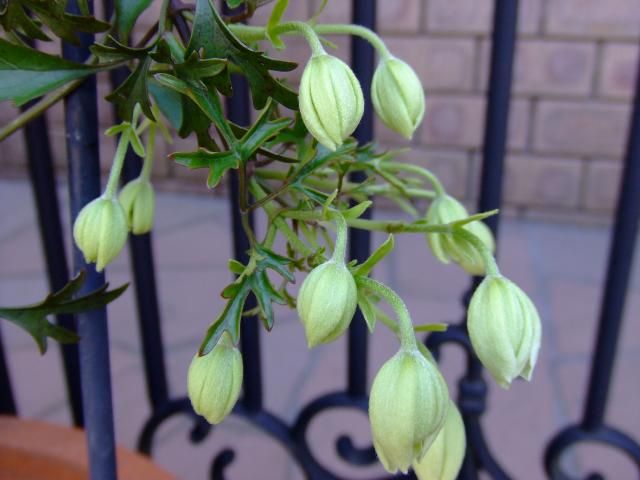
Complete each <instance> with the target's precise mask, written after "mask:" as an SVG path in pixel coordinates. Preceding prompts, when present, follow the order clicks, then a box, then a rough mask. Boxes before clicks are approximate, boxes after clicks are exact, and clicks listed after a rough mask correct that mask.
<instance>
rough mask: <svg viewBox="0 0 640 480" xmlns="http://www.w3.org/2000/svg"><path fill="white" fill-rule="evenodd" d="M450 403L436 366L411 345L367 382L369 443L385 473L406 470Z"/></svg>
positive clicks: (431, 437)
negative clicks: (370, 434)
mask: <svg viewBox="0 0 640 480" xmlns="http://www.w3.org/2000/svg"><path fill="white" fill-rule="evenodd" d="M448 407H449V391H448V389H447V384H446V382H445V381H444V378H443V377H442V375H441V373H440V371H439V370H438V367H437V366H436V365H435V364H434V363H433V362H432V361H431V360H428V359H426V358H425V357H424V355H423V354H422V353H421V352H419V351H418V350H417V349H416V348H414V349H405V348H402V349H400V351H399V352H398V353H396V354H395V355H394V356H393V357H391V359H389V360H388V361H387V362H386V363H385V364H384V365H383V366H382V368H381V369H380V371H379V372H378V373H377V375H376V377H375V379H374V381H373V385H372V386H371V396H370V398H369V420H370V421H371V432H372V435H373V445H374V447H375V450H376V453H377V454H378V458H379V459H380V461H381V462H382V465H383V466H384V468H385V469H386V470H387V471H388V472H390V473H396V472H397V471H398V470H400V471H401V472H404V473H407V471H408V469H409V467H411V465H412V464H413V463H414V462H416V461H418V462H419V461H420V460H421V459H422V458H423V457H424V455H425V454H426V453H427V451H428V449H429V447H430V446H431V444H432V443H433V442H434V441H435V440H436V438H437V436H438V434H439V433H440V431H441V429H442V426H443V424H444V421H445V418H446V414H447V409H448Z"/></svg>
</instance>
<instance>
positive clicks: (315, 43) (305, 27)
mask: <svg viewBox="0 0 640 480" xmlns="http://www.w3.org/2000/svg"><path fill="white" fill-rule="evenodd" d="M272 32H273V34H274V35H283V34H288V33H298V34H300V35H302V36H304V38H305V40H306V41H307V43H309V47H311V53H312V54H313V55H322V54H325V53H327V52H326V51H325V49H324V47H323V46H322V42H321V41H320V38H319V37H318V34H317V33H316V32H315V31H314V29H313V28H311V25H309V24H308V23H305V22H285V23H282V24H280V25H278V26H276V27H275V28H274V29H273V30H272Z"/></svg>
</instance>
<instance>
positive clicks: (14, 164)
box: [0, 0, 640, 222]
mask: <svg viewBox="0 0 640 480" xmlns="http://www.w3.org/2000/svg"><path fill="white" fill-rule="evenodd" d="M372 1H374V0H372ZM159 3H160V2H157V1H156V2H154V4H156V5H155V7H156V8H157V6H158V5H159ZM320 3H321V1H320V0H291V1H290V7H289V12H288V17H289V18H299V19H302V18H308V17H310V16H311V15H313V13H314V12H315V10H316V8H317V7H318V6H319V5H320ZM493 3H494V2H493V0H393V1H378V8H379V10H378V12H379V13H378V23H379V30H380V32H381V33H382V35H383V37H384V39H385V41H386V42H387V43H388V46H389V47H390V49H391V50H392V52H393V53H394V54H396V55H397V56H398V57H401V58H403V59H405V60H406V61H408V62H409V63H410V64H411V65H412V66H413V67H414V68H415V69H416V71H417V72H418V74H419V75H420V78H421V79H422V81H423V84H424V87H425V90H426V93H427V113H426V116H425V120H424V122H423V124H422V126H421V128H420V129H419V130H418V131H417V133H416V135H415V137H414V139H413V140H412V142H411V147H412V148H413V150H412V151H411V152H409V153H406V154H405V155H406V157H405V158H406V159H409V160H410V161H413V162H416V163H420V164H423V165H425V166H428V167H429V168H431V169H433V170H434V171H435V172H436V173H437V174H438V175H440V176H441V178H442V180H443V181H444V183H445V185H446V186H447V188H448V189H449V190H450V191H451V192H452V193H453V194H455V195H457V196H459V197H461V198H463V199H465V200H467V201H472V200H473V199H474V195H475V192H476V190H477V178H478V170H479V164H480V158H479V148H480V145H481V142H482V131H483V119H484V106H485V103H484V94H485V90H486V83H487V71H488V67H487V66H488V60H489V59H488V51H489V42H490V38H489V29H490V24H491V20H492V10H493ZM520 5H521V6H520V19H519V41H518V50H517V54H516V67H515V83H514V96H513V101H512V105H511V119H510V135H509V156H508V159H507V173H506V180H505V181H506V184H505V198H506V206H507V209H508V210H510V211H511V213H515V214H518V215H525V216H533V217H544V218H556V219H563V220H567V219H568V220H575V221H588V222H591V221H596V222H600V221H603V220H606V219H607V217H608V214H609V213H610V212H611V210H612V207H613V204H614V200H615V191H616V189H617V182H618V177H619V175H620V165H621V153H622V150H623V148H624V145H623V144H624V138H625V133H626V128H627V121H628V117H629V106H628V102H629V99H630V95H631V90H632V84H633V81H634V75H635V63H636V59H637V54H638V48H637V44H638V41H639V37H640V0H607V1H602V0H521V2H520ZM349 8H350V2H343V1H338V0H331V1H329V2H328V5H327V7H326V9H325V11H324V12H323V13H322V15H321V16H320V19H319V21H321V22H348V21H349V19H350V16H351V12H350V11H349ZM269 11H270V5H267V6H266V7H264V8H262V9H260V10H259V11H258V12H257V13H256V15H255V17H254V20H253V23H260V22H264V21H265V20H266V18H267V17H268V13H269ZM148 13H149V14H148V15H145V17H143V19H142V21H141V22H140V25H139V28H138V32H137V33H138V35H141V34H142V33H143V32H144V31H146V29H147V28H148V26H149V25H150V22H151V21H152V20H153V19H157V15H156V14H155V13H154V12H148ZM332 40H334V41H335V44H336V45H337V46H338V50H337V52H336V54H337V55H339V56H341V57H343V58H345V59H348V57H349V43H348V40H347V39H346V38H344V37H343V38H337V39H332ZM288 43H289V45H290V47H289V48H288V49H287V50H286V51H285V52H272V53H274V54H275V55H277V56H282V57H287V58H293V59H294V60H296V61H298V62H301V63H302V64H304V62H305V61H306V58H307V56H308V54H309V51H308V47H307V46H306V44H305V43H304V41H302V40H301V39H300V38H295V37H294V38H289V39H288ZM56 48H57V46H55V45H49V46H48V48H47V49H48V50H51V51H55V49H56ZM301 69H302V68H301V67H300V68H298V69H297V70H296V71H295V72H293V74H292V75H291V76H290V80H291V81H293V82H294V83H295V82H296V81H297V80H298V79H299V76H300V71H301ZM100 83H101V87H102V89H103V93H105V94H106V92H107V91H108V90H107V88H108V86H107V79H106V76H105V78H102V79H101V82H100ZM14 115H15V109H13V108H12V107H10V106H9V105H7V104H5V103H3V104H2V105H0V122H2V123H5V122H6V121H8V120H9V119H11V118H13V116H14ZM49 121H50V124H51V129H50V130H51V136H52V142H53V145H54V149H55V158H56V164H57V167H58V169H59V172H60V173H61V174H62V175H61V179H63V178H64V173H65V153H64V148H65V147H64V130H63V116H62V108H61V106H57V107H55V108H54V109H52V111H51V113H50V114H49ZM101 121H102V126H103V127H104V128H106V127H107V126H109V125H110V123H111V121H112V120H111V109H110V108H109V106H108V105H106V104H103V105H101ZM377 137H378V141H379V143H380V144H381V145H382V146H384V147H389V148H394V147H395V148H398V147H405V146H407V142H405V141H404V139H402V138H401V137H399V136H397V135H395V134H394V133H393V132H391V131H389V130H387V129H386V128H385V127H384V126H383V125H382V124H379V125H378V126H377ZM193 147H194V144H193V142H192V141H185V140H178V141H177V142H176V143H175V144H174V145H173V146H161V147H160V149H159V154H160V153H171V152H172V151H176V150H187V149H191V148H193ZM102 148H103V149H104V152H103V155H102V162H103V164H104V166H105V169H106V168H108V165H109V163H110V161H111V155H112V150H113V142H110V141H106V142H103V147H102ZM24 161H25V160H24V145H23V139H22V135H21V133H17V134H14V135H13V136H12V137H11V138H10V139H8V140H7V141H5V142H3V145H2V149H0V177H4V178H7V177H23V176H25V171H24ZM155 175H156V178H157V180H158V181H157V182H156V183H157V184H158V186H159V188H161V189H165V190H191V191H200V192H203V193H206V189H205V187H204V177H203V175H204V174H203V173H202V172H200V171H197V172H189V171H187V170H186V169H184V168H182V167H180V166H177V165H171V164H170V162H168V161H165V162H156V167H155Z"/></svg>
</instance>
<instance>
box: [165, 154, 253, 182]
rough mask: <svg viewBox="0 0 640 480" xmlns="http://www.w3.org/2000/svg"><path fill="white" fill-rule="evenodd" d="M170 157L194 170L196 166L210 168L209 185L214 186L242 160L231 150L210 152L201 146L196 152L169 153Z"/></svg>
mask: <svg viewBox="0 0 640 480" xmlns="http://www.w3.org/2000/svg"><path fill="white" fill-rule="evenodd" d="M169 158H171V159H172V160H174V161H175V162H176V163H179V164H180V165H184V166H185V167H187V168H189V169H191V170H193V169H196V168H209V176H208V177H207V186H208V187H209V188H214V187H215V186H217V185H218V183H220V180H221V179H222V177H223V176H224V174H225V173H226V172H227V170H229V169H231V168H238V166H239V164H240V162H239V161H238V158H237V157H236V156H235V155H233V154H232V153H231V152H210V151H208V150H206V149H204V148H200V149H199V150H197V151H195V152H176V153H172V154H171V155H169Z"/></svg>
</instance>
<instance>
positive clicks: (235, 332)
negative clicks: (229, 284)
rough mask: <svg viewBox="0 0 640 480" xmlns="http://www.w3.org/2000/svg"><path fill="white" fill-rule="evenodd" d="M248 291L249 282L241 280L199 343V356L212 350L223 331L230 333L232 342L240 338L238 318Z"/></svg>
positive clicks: (239, 318)
mask: <svg viewBox="0 0 640 480" xmlns="http://www.w3.org/2000/svg"><path fill="white" fill-rule="evenodd" d="M250 291H251V289H250V287H249V283H248V282H246V281H242V282H241V284H240V288H239V289H238V291H237V292H236V294H235V295H234V297H233V298H232V299H230V300H229V301H228V302H227V304H226V305H225V307H224V310H222V313H221V314H220V316H219V317H218V318H217V319H216V321H215V322H213V324H212V325H211V326H210V327H209V328H208V330H207V333H206V334H205V337H204V340H203V341H202V343H201V344H200V349H199V354H200V355H201V356H202V355H206V354H207V353H209V352H210V351H211V350H213V347H215V346H216V344H217V343H218V340H220V337H221V336H222V334H223V333H224V332H228V333H229V335H231V340H232V341H233V343H235V344H237V343H238V341H239V340H240V320H241V319H242V312H243V310H244V304H245V302H246V301H247V296H248V295H249V292H250Z"/></svg>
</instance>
